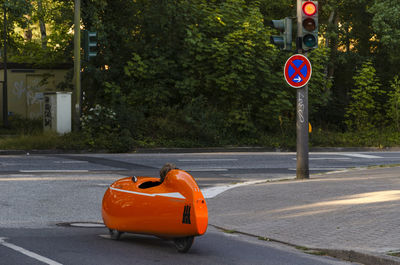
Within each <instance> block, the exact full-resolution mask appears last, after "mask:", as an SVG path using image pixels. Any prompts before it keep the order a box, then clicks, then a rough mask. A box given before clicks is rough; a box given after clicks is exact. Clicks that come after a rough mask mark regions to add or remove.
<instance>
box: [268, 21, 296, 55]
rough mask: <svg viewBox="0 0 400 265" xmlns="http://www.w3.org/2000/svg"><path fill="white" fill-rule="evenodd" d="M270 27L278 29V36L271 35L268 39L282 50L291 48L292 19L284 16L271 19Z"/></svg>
mask: <svg viewBox="0 0 400 265" xmlns="http://www.w3.org/2000/svg"><path fill="white" fill-rule="evenodd" d="M271 27H273V28H275V29H278V30H279V31H280V35H279V36H271V38H270V41H271V43H272V44H274V45H276V46H277V47H278V48H280V49H282V50H284V51H291V50H292V19H291V18H288V17H285V18H284V19H280V20H271Z"/></svg>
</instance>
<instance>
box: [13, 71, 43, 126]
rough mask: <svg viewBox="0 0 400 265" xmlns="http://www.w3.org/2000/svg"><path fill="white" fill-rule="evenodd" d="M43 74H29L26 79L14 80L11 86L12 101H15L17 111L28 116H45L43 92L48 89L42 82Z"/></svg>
mask: <svg viewBox="0 0 400 265" xmlns="http://www.w3.org/2000/svg"><path fill="white" fill-rule="evenodd" d="M42 80H43V78H42V76H27V79H26V83H25V82H24V80H18V81H15V82H14V85H13V86H12V87H11V92H12V95H13V96H14V98H13V99H11V100H12V101H15V106H16V108H18V109H16V110H15V112H16V113H20V114H23V115H26V117H27V118H31V119H32V118H41V117H42V116H43V92H44V91H46V90H48V88H47V86H46V85H45V84H43V82H42Z"/></svg>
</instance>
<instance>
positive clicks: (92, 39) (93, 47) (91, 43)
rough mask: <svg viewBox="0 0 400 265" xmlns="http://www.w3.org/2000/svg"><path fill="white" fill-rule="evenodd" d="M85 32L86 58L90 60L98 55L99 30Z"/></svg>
mask: <svg viewBox="0 0 400 265" xmlns="http://www.w3.org/2000/svg"><path fill="white" fill-rule="evenodd" d="M84 34H85V38H84V51H85V59H86V61H89V60H90V59H91V58H93V57H96V56H97V32H95V31H88V30H85V31H84Z"/></svg>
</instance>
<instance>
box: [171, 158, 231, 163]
mask: <svg viewBox="0 0 400 265" xmlns="http://www.w3.org/2000/svg"><path fill="white" fill-rule="evenodd" d="M178 161H179V162H222V161H238V159H237V158H215V159H212V158H210V159H208V158H204V159H201V158H198V159H178Z"/></svg>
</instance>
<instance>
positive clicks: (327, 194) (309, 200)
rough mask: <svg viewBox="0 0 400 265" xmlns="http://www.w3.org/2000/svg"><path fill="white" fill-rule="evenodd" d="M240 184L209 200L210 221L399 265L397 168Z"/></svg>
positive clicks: (364, 260) (339, 254) (371, 261)
mask: <svg viewBox="0 0 400 265" xmlns="http://www.w3.org/2000/svg"><path fill="white" fill-rule="evenodd" d="M310 177H311V179H310V180H288V181H280V182H269V183H263V184H256V185H251V186H244V187H239V188H236V189H232V190H229V191H226V192H224V193H222V194H220V195H218V196H217V197H215V198H212V199H208V200H207V203H208V209H209V224H211V225H214V226H216V227H221V228H224V229H227V230H234V231H237V232H241V233H246V234H251V235H254V236H257V237H262V238H265V239H267V238H269V239H271V240H273V241H274V240H275V241H280V242H285V243H288V244H292V245H295V246H301V247H305V248H310V249H319V250H323V252H325V253H328V254H329V255H333V256H337V257H339V258H342V259H347V260H351V261H356V262H360V263H363V264H374V265H375V264H400V257H393V256H391V255H387V254H388V253H389V252H395V253H399V254H400V167H392V168H375V169H355V170H350V171H347V172H341V173H333V174H321V175H311V176H310Z"/></svg>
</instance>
